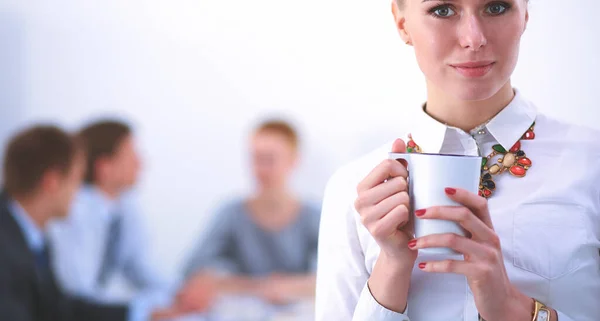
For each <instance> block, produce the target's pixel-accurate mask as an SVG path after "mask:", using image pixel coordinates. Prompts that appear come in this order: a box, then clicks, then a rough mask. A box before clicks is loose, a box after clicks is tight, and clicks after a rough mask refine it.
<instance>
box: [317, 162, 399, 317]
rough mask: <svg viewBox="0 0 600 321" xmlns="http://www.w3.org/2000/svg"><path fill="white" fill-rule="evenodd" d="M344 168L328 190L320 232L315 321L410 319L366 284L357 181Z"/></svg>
mask: <svg viewBox="0 0 600 321" xmlns="http://www.w3.org/2000/svg"><path fill="white" fill-rule="evenodd" d="M343 173H344V172H343V171H338V172H337V173H336V174H334V176H333V177H332V178H331V179H330V181H329V183H328V184H327V188H326V190H325V195H324V200H323V207H322V214H321V224H320V231H319V253H318V265H317V292H316V307H315V317H316V319H315V320H316V321H348V320H354V321H367V320H369V321H370V320H380V321H408V320H409V319H408V317H407V316H406V315H405V314H400V313H395V312H392V311H390V310H387V309H385V308H384V307H382V306H381V305H379V304H378V303H377V301H375V299H374V298H373V296H372V295H371V293H370V291H369V290H368V287H367V280H368V279H369V272H368V271H367V269H366V266H365V257H364V254H363V251H362V247H361V244H360V240H359V237H358V232H357V218H356V217H355V215H357V213H356V212H355V211H354V208H353V203H354V198H355V197H356V192H355V186H354V185H355V184H353V182H351V181H350V180H348V179H347V178H346V177H345V176H344V175H343Z"/></svg>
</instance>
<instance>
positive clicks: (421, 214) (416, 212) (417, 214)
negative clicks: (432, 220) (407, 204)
mask: <svg viewBox="0 0 600 321" xmlns="http://www.w3.org/2000/svg"><path fill="white" fill-rule="evenodd" d="M426 211H427V210H425V209H422V210H416V211H415V215H416V216H423V215H425V212H426Z"/></svg>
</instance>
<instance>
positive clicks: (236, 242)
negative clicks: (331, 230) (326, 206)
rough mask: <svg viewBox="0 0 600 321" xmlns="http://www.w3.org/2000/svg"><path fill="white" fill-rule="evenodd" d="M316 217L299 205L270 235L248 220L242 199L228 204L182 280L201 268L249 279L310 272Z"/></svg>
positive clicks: (314, 210)
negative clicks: (286, 222) (289, 220)
mask: <svg viewBox="0 0 600 321" xmlns="http://www.w3.org/2000/svg"><path fill="white" fill-rule="evenodd" d="M320 214H321V211H320V208H318V207H315V206H311V205H309V204H302V205H301V207H300V213H299V215H298V216H297V218H296V220H295V221H293V222H292V223H291V224H289V225H288V226H286V227H285V228H283V229H282V230H280V231H277V232H271V231H266V230H264V229H262V228H261V227H260V226H258V225H257V224H256V223H255V222H254V221H253V220H252V218H251V217H250V213H249V212H248V209H247V208H246V204H245V201H244V200H238V201H235V202H232V203H229V204H227V205H225V206H223V207H222V208H221V209H220V210H219V211H218V212H217V213H216V216H215V218H214V220H213V222H212V225H211V226H210V227H209V229H208V230H207V231H206V234H205V237H204V238H203V240H201V242H199V243H198V245H197V246H196V247H195V250H194V251H193V252H192V254H191V257H190V259H189V260H188V262H187V264H186V266H185V271H184V273H185V278H189V277H191V276H193V275H194V274H195V273H197V272H198V271H200V270H202V269H214V270H217V271H219V272H223V273H234V274H242V275H252V276H265V275H268V274H271V273H308V272H314V271H315V270H316V261H317V239H318V233H319V218H320ZM274 215H276V214H274Z"/></svg>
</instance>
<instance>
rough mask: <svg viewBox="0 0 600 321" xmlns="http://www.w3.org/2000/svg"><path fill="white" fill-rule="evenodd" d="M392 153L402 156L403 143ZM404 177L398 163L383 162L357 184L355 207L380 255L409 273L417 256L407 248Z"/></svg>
mask: <svg viewBox="0 0 600 321" xmlns="http://www.w3.org/2000/svg"><path fill="white" fill-rule="evenodd" d="M392 152H395V153H403V152H405V144H404V141H402V140H401V139H397V140H396V141H395V142H394V145H393V146H392ZM407 176H408V172H407V170H406V167H405V166H404V165H403V164H402V163H400V162H399V161H397V160H393V159H386V160H384V161H382V162H381V163H380V164H379V165H377V167H375V168H374V169H373V170H372V171H371V172H370V173H369V174H368V175H367V176H366V177H365V178H364V179H363V180H362V181H361V182H360V183H359V184H358V187H357V192H358V197H357V198H356V201H355V202H354V207H355V208H356V211H357V212H358V213H359V214H360V218H361V221H362V223H363V225H364V226H365V227H366V228H367V230H368V231H369V233H371V235H372V236H373V238H374V239H375V241H376V242H377V244H378V245H379V247H380V248H381V255H385V256H386V257H387V258H389V259H390V260H393V261H397V262H402V263H404V264H406V266H409V267H410V268H411V269H412V266H413V265H414V262H415V259H416V257H417V254H416V252H414V251H411V250H409V249H408V248H407V244H408V241H409V240H411V239H412V238H413V234H414V232H413V228H412V224H410V225H409V224H408V223H409V197H408V193H407V191H408V186H407V181H406V177H407Z"/></svg>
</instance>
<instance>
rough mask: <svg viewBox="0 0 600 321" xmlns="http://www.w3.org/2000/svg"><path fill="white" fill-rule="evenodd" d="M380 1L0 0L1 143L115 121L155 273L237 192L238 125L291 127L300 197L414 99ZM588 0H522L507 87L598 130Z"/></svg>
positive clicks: (313, 193) (596, 67)
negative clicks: (300, 151)
mask: <svg viewBox="0 0 600 321" xmlns="http://www.w3.org/2000/svg"><path fill="white" fill-rule="evenodd" d="M389 7H390V5H389V0H377V1H354V0H303V1H281V0H252V1H247V0H245V1H242V0H229V1H219V0H211V1H208V0H189V1H186V0H170V1H164V0H163V1H160V0H152V1H150V0H128V1H122V0H102V1H100V0H97V1H91V0H89V1H82V0H53V1H27V0H15V1H11V0H0V127H1V130H0V140H5V139H6V137H7V135H9V134H10V133H12V132H13V131H14V129H15V128H20V127H22V126H24V125H26V124H30V123H32V122H34V121H40V120H44V121H57V122H59V123H60V124H63V125H65V126H67V127H68V128H73V129H74V128H78V127H79V126H80V125H81V124H82V122H83V121H87V120H89V119H91V118H93V117H96V116H101V115H114V114H116V115H120V116H123V117H127V118H130V119H131V120H133V121H134V122H135V124H136V126H137V130H138V136H139V143H140V145H141V149H142V151H143V154H144V156H145V160H146V164H145V165H146V170H145V173H144V175H143V180H142V182H141V186H140V192H141V199H142V201H143V203H142V206H143V209H144V210H145V212H146V215H147V223H148V226H149V227H150V228H151V233H152V236H153V246H154V248H155V251H156V254H157V256H158V257H159V258H160V259H161V261H162V264H161V266H160V267H161V268H162V269H163V270H164V271H165V272H169V273H173V272H175V271H176V270H177V268H178V266H179V264H180V263H181V260H182V259H183V258H184V255H185V251H186V250H187V249H188V247H189V246H190V245H191V244H192V242H193V241H194V240H195V239H196V238H197V236H198V233H200V231H201V230H202V225H203V223H204V222H205V221H206V219H207V218H208V217H209V216H210V214H211V210H212V209H213V208H214V207H215V206H216V205H217V203H218V202H219V200H222V199H227V198H229V197H231V196H233V195H237V194H238V193H243V192H245V191H247V190H248V187H249V186H250V184H251V181H250V180H249V178H248V176H247V167H246V158H245V149H246V145H245V143H246V136H245V134H246V133H247V131H248V129H249V128H250V127H249V126H251V125H252V124H253V123H254V121H255V120H258V119H260V117H261V116H263V115H270V114H272V113H276V114H282V115H287V116H289V117H291V118H293V119H295V121H296V122H297V124H298V126H299V127H300V129H301V132H302V134H303V139H304V145H305V149H304V159H303V162H302V164H301V167H300V169H299V170H298V172H297V176H296V179H295V182H294V184H295V187H296V189H297V190H298V192H299V193H301V195H303V196H305V197H307V198H310V199H313V200H317V201H318V200H320V197H321V193H322V191H323V188H324V186H325V183H326V181H327V178H328V176H329V175H330V174H331V173H332V172H333V171H334V169H335V168H336V167H337V166H339V165H340V164H342V163H344V162H346V161H348V160H349V159H351V158H353V157H355V156H357V155H359V154H360V153H363V152H365V151H367V150H369V149H371V148H373V147H376V146H378V145H380V144H381V143H383V142H386V141H388V140H391V139H393V138H395V137H396V135H399V134H400V133H402V132H403V131H402V130H401V128H402V127H403V126H404V125H406V124H408V123H409V122H410V115H412V114H414V113H415V112H416V111H417V109H418V106H419V104H420V103H421V102H422V101H423V99H424V86H423V81H422V76H421V75H420V73H419V71H418V69H417V66H416V63H415V61H414V57H413V54H412V50H411V49H410V48H408V47H406V46H404V45H403V44H402V42H401V41H400V40H399V38H398V37H397V34H396V31H395V30H394V27H393V23H392V18H391V15H390V13H389V11H390V10H389ZM598 12H600V2H599V1H596V0H576V1H564V0H534V1H532V4H531V20H530V24H529V27H528V31H527V33H526V36H525V37H524V40H523V45H522V54H521V60H520V63H519V66H518V69H517V71H516V74H515V77H514V84H515V85H516V86H517V87H519V88H520V89H521V90H522V91H523V92H524V93H525V94H526V95H527V97H528V98H529V99H531V100H533V101H535V102H536V104H537V105H538V107H539V109H540V110H541V111H542V112H545V113H547V114H550V115H552V116H555V117H559V118H562V119H565V120H568V121H571V122H575V123H579V124H583V125H588V126H592V127H597V128H600V123H599V122H598V121H599V120H600V111H599V110H598V108H599V107H600V105H599V104H598V101H597V97H598V93H600V79H599V77H600V76H599V75H600V62H599V59H598V54H599V50H600V37H599V36H598V30H600V21H599V20H598V18H597V13H598Z"/></svg>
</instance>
